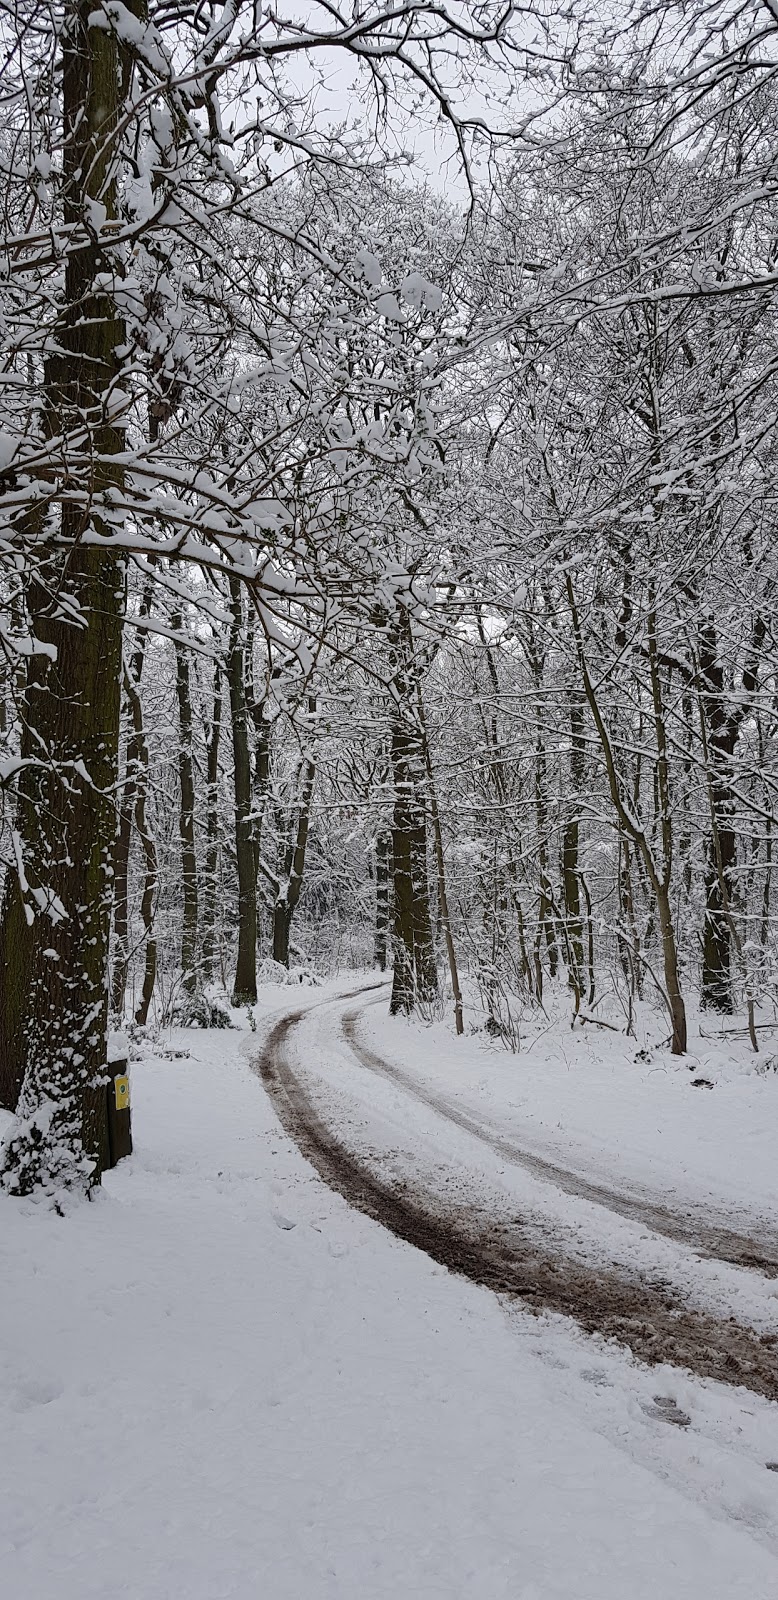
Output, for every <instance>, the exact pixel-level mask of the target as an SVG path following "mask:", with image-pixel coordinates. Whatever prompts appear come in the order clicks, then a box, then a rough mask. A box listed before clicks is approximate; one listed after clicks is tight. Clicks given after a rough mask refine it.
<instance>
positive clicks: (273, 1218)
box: [0, 975, 778, 1600]
mask: <svg viewBox="0 0 778 1600" xmlns="http://www.w3.org/2000/svg"><path fill="white" fill-rule="evenodd" d="M371 981H372V982H375V979H374V978H373V979H370V978H368V977H366V978H365V980H364V983H365V987H367V985H368V984H369V983H370V982H371ZM357 982H358V979H357V980H355V979H354V977H353V976H351V975H350V977H349V979H348V980H344V981H343V982H342V983H341V984H340V985H330V986H328V987H327V988H326V989H324V990H322V989H318V990H317V989H314V990H305V991H299V992H295V991H290V990H288V989H287V990H283V989H280V988H271V987H267V988H266V989H265V990H263V992H262V999H261V1004H260V1005H259V1006H258V1007H257V1030H256V1032H252V1031H248V1030H243V1031H237V1030H236V1031H234V1032H212V1033H199V1032H194V1031H187V1032H186V1033H184V1032H183V1031H178V1032H176V1033H174V1034H173V1035H171V1036H170V1039H169V1041H167V1042H168V1053H167V1054H166V1055H161V1054H159V1053H154V1054H150V1055H149V1056H148V1057H147V1058H144V1059H143V1060H141V1061H139V1062H137V1063H135V1064H134V1066H133V1069H132V1077H133V1131H134V1140H135V1154H134V1155H133V1157H132V1158H131V1159H130V1160H129V1161H127V1162H125V1163H123V1164H122V1165H121V1166H120V1167H119V1168H118V1169H117V1170H116V1171H115V1172H114V1173H112V1174H109V1175H108V1177H107V1178H106V1181H105V1187H104V1190H103V1192H102V1193H100V1194H99V1195H98V1198H97V1200H96V1202H95V1203H94V1204H93V1205H91V1206H83V1205H82V1206H80V1207H75V1208H74V1209H73V1210H72V1211H69V1212H68V1214H67V1215H66V1216H65V1217H64V1218H58V1217H56V1216H55V1215H54V1214H53V1213H52V1212H51V1211H48V1210H46V1209H45V1208H43V1207H42V1206H39V1205H35V1204H33V1203H31V1202H27V1201H14V1200H10V1199H8V1198H4V1199H3V1200H2V1201H0V1284H1V1285H2V1293H1V1294H0V1430H2V1438H3V1451H2V1456H1V1457H0V1486H1V1488H2V1495H1V1499H2V1507H3V1511H2V1522H0V1570H2V1573H3V1578H4V1585H5V1586H7V1592H8V1593H9V1594H14V1595H18V1596H20V1597H22V1596H23V1597H24V1600H76V1597H78V1600H97V1597H100V1600H103V1597H105V1596H107V1595H109V1594H110V1595H111V1596H112V1597H113V1596H117V1597H118V1596H125V1595H126V1596H127V1597H132V1600H168V1597H170V1600H173V1597H176V1600H183V1597H186V1600H253V1597H254V1596H255V1595H259V1594H261V1595H263V1596H266V1597H267V1600H351V1597H354V1600H356V1597H357V1596H358V1597H359V1600H385V1597H386V1600H389V1597H390V1596H391V1597H392V1600H396V1597H397V1595H398V1594H399V1595H403V1596H404V1597H407V1600H460V1597H461V1600H503V1597H504V1600H508V1597H510V1600H649V1597H650V1600H687V1597H689V1600H691V1597H694V1600H703V1597H704V1600H740V1597H741V1596H742V1597H743V1600H767V1597H768V1596H769V1597H770V1600H772V1597H773V1596H774V1594H775V1592H776V1587H778V1471H776V1470H771V1469H770V1468H769V1467H768V1463H771V1464H775V1463H778V1405H776V1404H775V1402H771V1401H769V1400H767V1399H766V1398H764V1396H763V1394H761V1393H757V1392H754V1390H753V1388H749V1387H748V1386H746V1385H737V1384H733V1383H732V1382H729V1383H726V1384H725V1383H721V1382H718V1381H716V1380H715V1379H713V1378H711V1377H710V1376H700V1375H699V1374H698V1373H693V1372H692V1371H691V1370H689V1369H688V1368H686V1367H682V1366H678V1365H675V1364H669V1363H666V1362H661V1361H659V1362H658V1363H657V1362H656V1361H655V1362H654V1363H653V1364H651V1365H648V1364H645V1363H643V1362H641V1361H639V1360H638V1359H636V1358H635V1356H634V1354H632V1353H631V1352H630V1350H629V1349H628V1348H626V1346H625V1343H624V1342H621V1343H616V1342H614V1341H613V1340H612V1339H607V1338H603V1337H602V1336H601V1335H600V1334H597V1333H594V1334H591V1333H587V1332H586V1331H584V1329H583V1328H582V1327H581V1326H580V1325H579V1322H580V1318H579V1322H576V1321H574V1320H573V1319H572V1318H571V1317H568V1316H561V1315H558V1314H554V1313H553V1312H549V1311H547V1310H542V1309H541V1310H538V1309H534V1310H533V1309H532V1306H533V1305H534V1306H535V1307H542V1305H543V1304H544V1303H547V1302H546V1301H544V1297H543V1295H541V1294H533V1293H530V1292H528V1288H529V1290H532V1288H533V1285H532V1284H529V1285H527V1283H524V1284H522V1285H519V1286H517V1285H516V1283H515V1282H514V1283H511V1282H510V1274H511V1272H512V1271H513V1266H514V1264H515V1260H516V1252H517V1250H518V1248H519V1247H521V1249H522V1250H523V1252H524V1260H525V1264H526V1260H527V1257H528V1255H529V1257H530V1258H531V1259H535V1257H536V1255H537V1254H538V1252H539V1250H540V1243H541V1241H542V1243H543V1249H544V1251H545V1252H546V1255H547V1256H549V1257H550V1256H551V1255H552V1254H554V1255H555V1256H556V1259H557V1260H558V1261H559V1262H561V1263H563V1270H562V1271H561V1272H560V1274H559V1276H560V1278H561V1280H562V1282H563V1285H564V1283H566V1282H569V1281H570V1279H571V1278H572V1277H575V1276H576V1275H577V1274H589V1275H590V1276H591V1278H592V1280H593V1281H594V1282H597V1281H598V1280H599V1281H605V1280H606V1279H608V1277H609V1275H610V1276H611V1277H612V1276H613V1275H615V1276H616V1278H618V1280H619V1281H624V1282H629V1281H633V1282H641V1283H643V1284H644V1285H646V1286H647V1287H648V1289H649V1290H650V1291H651V1293H652V1294H653V1296H654V1299H653V1301H651V1306H652V1308H653V1310H654V1311H655V1313H656V1316H655V1318H654V1320H655V1321H657V1322H663V1319H665V1318H666V1319H668V1325H669V1324H671V1323H672V1322H673V1321H675V1322H676V1323H677V1322H678V1320H679V1316H681V1314H682V1311H683V1309H684V1308H685V1310H686V1312H687V1313H688V1314H690V1315H692V1316H693V1317H696V1318H698V1319H699V1320H700V1323H702V1322H703V1321H704V1322H706V1323H707V1322H710V1324H711V1325H717V1326H718V1325H721V1326H725V1325H727V1324H728V1325H729V1326H730V1327H736V1328H738V1329H740V1330H741V1336H745V1335H748V1336H750V1337H751V1338H752V1339H753V1341H754V1350H755V1351H762V1352H764V1356H765V1360H766V1363H767V1365H766V1367H765V1369H764V1370H765V1371H766V1372H767V1374H768V1378H769V1372H770V1370H771V1366H772V1370H773V1371H774V1370H775V1367H776V1366H778V1353H776V1352H778V1345H776V1344H775V1343H774V1342H773V1335H774V1334H776V1333H778V1278H776V1277H775V1276H774V1275H773V1273H774V1261H775V1257H776V1247H777V1245H778V1241H776V1237H775V1236H776V1232H778V1225H776V1177H775V1160H774V1152H775V1148H776V1140H775V1134H776V1120H777V1116H778V1079H776V1078H775V1076H774V1075H773V1074H770V1075H769V1076H765V1077H762V1076H760V1075H759V1074H758V1073H747V1072H744V1071H741V1070H738V1071H734V1070H729V1069H728V1066H727V1059H726V1056H725V1053H724V1052H723V1049H719V1054H718V1056H716V1055H715V1051H714V1052H713V1054H711V1053H710V1052H709V1053H708V1055H707V1057H706V1061H705V1064H704V1065H705V1071H706V1073H707V1075H708V1076H709V1077H710V1078H711V1079H712V1081H714V1083H715V1092H713V1093H712V1092H710V1091H709V1090H707V1089H705V1088H699V1089H694V1088H692V1087H691V1082H690V1074H689V1070H688V1065H686V1066H684V1065H679V1064H676V1063H673V1062H672V1060H671V1058H669V1057H667V1056H666V1055H663V1054H661V1053H656V1052H654V1053H651V1052H649V1054H650V1055H651V1059H650V1060H648V1061H640V1062H637V1063H636V1062H634V1061H633V1059H632V1056H633V1055H634V1054H636V1053H637V1052H636V1050H635V1049H634V1047H633V1051H632V1055H629V1056H627V1057H626V1058H625V1041H624V1040H623V1039H620V1040H619V1039H617V1038H616V1036H613V1037H612V1038H611V1036H610V1035H607V1036H606V1035H603V1036H602V1037H601V1036H600V1032H599V1031H598V1033H597V1036H596V1038H595V1037H592V1035H591V1034H590V1033H587V1032H583V1033H581V1034H580V1035H578V1034H576V1035H570V1033H569V1030H568V1033H567V1042H565V1040H564V1039H563V1038H562V1035H561V1034H559V1035H557V1034H548V1035H546V1036H545V1037H544V1038H543V1039H540V1038H539V1039H538V1040H537V1041H536V1042H535V1043H534V1044H533V1046H532V1048H531V1049H529V1050H528V1052H527V1055H526V1056H521V1057H519V1058H516V1057H511V1056H509V1055H507V1054H505V1053H503V1052H502V1051H500V1050H497V1049H494V1048H490V1047H485V1046H484V1045H483V1044H482V1043H481V1042H480V1041H479V1040H477V1039H472V1038H465V1039H463V1040H459V1041H456V1040H454V1039H453V1037H452V1035H451V1034H450V1032H449V1030H448V1029H447V1028H445V1027H444V1026H443V1025H434V1026H432V1027H430V1028H422V1027H418V1026H415V1025H411V1024H406V1023H402V1022H397V1021H391V1020H390V1019H388V1018H387V1017H386V1014H385V1004H381V1002H382V1000H384V999H385V991H384V992H374V993H372V994H370V993H366V994H363V995H361V996H355V995H354V994H353V990H354V989H356V987H357ZM347 991H349V993H347ZM339 995H340V997H339ZM293 1019H294V1020H293ZM244 1021H245V1018H244ZM176 1050H180V1051H182V1052H183V1051H188V1052H189V1054H188V1055H185V1054H182V1055H180V1056H176V1054H175V1053H174V1052H175V1051H176ZM260 1074H264V1077H265V1079H266V1082H267V1084H268V1087H269V1089H270V1097H268V1095H266V1094H265V1093H263V1090H262V1087H261V1083H260V1081H259V1075H260ZM274 1103H275V1104H276V1105H278V1108H279V1110H280V1111H281V1114H282V1116H283V1117H284V1121H285V1122H286V1124H287V1127H289V1128H291V1129H292V1130H293V1131H294V1132H295V1134H296V1135H297V1136H298V1137H300V1138H301V1139H302V1141H303V1144H304V1145H305V1141H306V1139H307V1138H308V1139H309V1138H310V1127H311V1122H310V1118H311V1114H312V1115H313V1119H314V1132H315V1133H316V1137H317V1139H318V1141H319V1142H318V1147H317V1148H316V1149H311V1150H310V1151H309V1153H310V1154H311V1155H312V1157H313V1159H314V1160H315V1161H316V1164H317V1166H318V1167H319V1172H321V1170H325V1172H326V1176H327V1177H328V1180H329V1184H332V1183H333V1182H336V1180H337V1179H338V1177H340V1178H341V1179H344V1182H346V1180H347V1182H348V1183H350V1184H351V1185H352V1190H351V1191H349V1192H350V1198H352V1199H353V1200H354V1201H355V1202H356V1203H357V1204H358V1205H361V1206H362V1207H363V1209H367V1210H368V1211H369V1210H370V1209H371V1207H372V1206H373V1205H374V1201H375V1193H376V1188H378V1189H380V1191H381V1193H382V1194H384V1195H389V1197H390V1198H391V1199H392V1200H393V1202H396V1203H397V1204H398V1205H399V1206H400V1209H401V1210H402V1208H403V1206H406V1207H407V1206H410V1207H411V1209H414V1208H416V1214H419V1211H420V1212H421V1214H422V1215H423V1216H424V1217H425V1218H426V1219H427V1221H429V1219H430V1217H432V1220H433V1221H434V1222H435V1223H436V1225H437V1224H440V1225H441V1226H442V1224H443V1223H450V1224H452V1225H453V1226H454V1237H455V1238H457V1237H459V1238H461V1237H462V1233H461V1229H462V1228H464V1230H465V1237H466V1238H467V1239H468V1240H469V1241H470V1244H471V1245H472V1243H473V1241H474V1240H475V1243H476V1245H477V1244H478V1240H479V1238H480V1239H484V1238H485V1237H486V1234H487V1232H488V1234H489V1237H490V1239H492V1242H493V1236H494V1233H495V1230H497V1231H499V1229H500V1228H503V1230H504V1231H503V1235H502V1237H503V1239H504V1241H505V1256H504V1260H505V1263H506V1265H505V1268H504V1275H505V1283H504V1284H503V1283H502V1282H500V1281H499V1279H498V1278H496V1279H495V1281H496V1282H497V1283H498V1288H499V1289H500V1290H501V1291H503V1292H498V1293H493V1292H491V1291H490V1290H489V1289H487V1288H485V1287H483V1286H479V1285H478V1284H476V1283H473V1282H471V1281H467V1278H466V1277H463V1276H460V1275H454V1274H453V1273H450V1272H448V1271H447V1270H446V1269H445V1267H444V1266H443V1265H441V1264H440V1261H435V1260H433V1259H430V1256H429V1255H428V1254H426V1253H423V1252H422V1251H421V1250H418V1249H414V1248H412V1246H411V1245H409V1244H408V1243H407V1242H404V1241H403V1240H402V1239H398V1238H396V1237H394V1236H393V1234H392V1233H391V1232H389V1231H387V1230H386V1229H385V1228H383V1227H381V1226H379V1225H378V1224H377V1223H376V1222H375V1221H374V1220H371V1217H370V1216H365V1215H363V1214H360V1211H359V1210H357V1209H354V1207H353V1206H350V1205H349V1204H347V1202H346V1200H345V1199H344V1198H343V1196H342V1194H340V1193H337V1192H334V1190H333V1188H332V1187H330V1186H327V1185H326V1184H325V1183H324V1182H323V1181H322V1178H321V1176H320V1175H319V1173H317V1172H316V1171H314V1170H313V1169H312V1167H311V1166H310V1165H309V1164H308V1162H307V1161H306V1160H305V1159H304V1158H303V1155H301V1153H300V1152H299V1150H298V1149H297V1148H296V1146H295V1144H294V1143H293V1141H292V1139H291V1137H290V1135H289V1133H287V1132H285V1131H283V1130H282V1129H281V1128H280V1127H279V1122H278V1120H277V1117H276V1114H275V1112H274V1109H273V1104H274ZM302 1113H304V1115H303V1116H302V1122H301V1121H300V1118H301V1114H302ZM295 1119H297V1120H295ZM306 1129H307V1131H306ZM334 1130H337V1141H338V1143H337V1151H338V1153H339V1154H338V1160H339V1161H341V1162H342V1163H343V1164H342V1165H341V1167H340V1168H339V1172H333V1171H332V1170H329V1171H326V1163H327V1161H328V1160H329V1161H331V1160H332V1148H333V1138H334ZM344 1174H345V1175H346V1177H345V1178H344ZM360 1175H361V1178H360ZM360 1181H361V1182H362V1184H363V1188H362V1190H361V1191H360V1189H359V1184H360ZM340 1186H341V1185H340V1184H338V1183H337V1182H336V1187H340ZM474 1219H475V1221H474ZM474 1228H475V1232H474V1231H473V1229H474ZM479 1229H480V1230H481V1231H480V1234H479V1232H478V1230H479ZM457 1230H460V1231H459V1232H458V1231H457ZM468 1230H469V1231H468ZM697 1235H698V1237H697ZM437 1238H438V1242H439V1241H440V1235H439V1234H438V1235H437ZM528 1241H529V1244H530V1246H531V1248H530V1249H529V1252H528V1248H527V1246H528ZM738 1241H740V1243H738ZM751 1245H753V1247H754V1248H753V1255H754V1258H755V1259H756V1260H757V1262H758V1263H760V1265H757V1266H756V1267H747V1266H744V1265H743V1264H742V1262H743V1260H744V1259H745V1256H744V1255H740V1256H739V1255H738V1251H739V1250H740V1249H741V1246H742V1247H743V1248H744V1249H745V1251H746V1254H747V1252H748V1250H749V1249H750V1246H751ZM433 1254H434V1251H433ZM440 1254H442V1255H443V1258H445V1252H444V1250H443V1248H442V1247H441V1251H439V1255H440ZM722 1257H723V1259H722ZM455 1264H457V1265H460V1263H458V1262H457V1263H455ZM522 1296H523V1298H522ZM527 1302H529V1308H528V1304H527ZM668 1307H669V1310H668ZM674 1312H677V1313H678V1315H675V1316H674V1315H673V1313H674ZM730 1318H734V1319H735V1320H734V1323H729V1319H730ZM609 1331H610V1330H609ZM738 1348H739V1349H740V1354H741V1356H742V1347H740V1346H739V1347H738ZM660 1353H661V1352H659V1351H656V1350H655V1351H654V1352H653V1354H654V1356H656V1355H658V1354H660ZM703 1364H704V1363H703ZM765 1386H766V1385H764V1384H762V1387H763V1388H764V1387H765ZM757 1387H759V1384H758V1383H757ZM767 1387H769V1384H768V1385H767Z"/></svg>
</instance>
